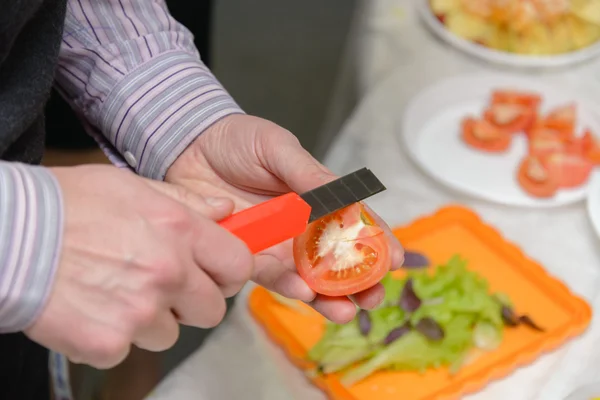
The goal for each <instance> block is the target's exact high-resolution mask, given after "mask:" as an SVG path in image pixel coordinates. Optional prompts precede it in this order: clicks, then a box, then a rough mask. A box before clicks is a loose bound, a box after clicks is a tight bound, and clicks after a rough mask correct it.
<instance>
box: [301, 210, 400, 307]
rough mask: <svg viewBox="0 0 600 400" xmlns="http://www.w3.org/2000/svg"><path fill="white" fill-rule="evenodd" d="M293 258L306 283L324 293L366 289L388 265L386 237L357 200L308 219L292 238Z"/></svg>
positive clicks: (387, 269) (388, 254) (343, 292)
mask: <svg viewBox="0 0 600 400" xmlns="http://www.w3.org/2000/svg"><path fill="white" fill-rule="evenodd" d="M294 261H295V262H296V268H297V269H298V273H299V274H300V276H301V277H302V279H304V280H305V281H306V283H307V284H308V286H310V288H311V289H313V290H314V291H315V292H317V293H321V294H324V295H327V296H346V295H351V294H354V293H358V292H360V291H362V290H365V289H368V288H370V287H371V286H373V285H375V284H376V283H378V282H379V281H380V280H381V279H382V278H383V277H384V276H385V274H386V273H387V272H388V271H389V269H390V267H391V256H390V252H389V241H388V238H387V236H386V235H385V232H384V231H383V229H382V228H381V227H380V226H378V225H377V223H376V222H375V220H374V219H373V217H372V216H371V215H370V214H369V212H368V211H367V209H366V208H365V207H364V205H363V204H361V203H355V204H353V205H351V206H348V207H346V208H344V209H342V210H339V211H337V212H335V213H333V214H330V215H327V216H325V217H323V218H321V219H319V220H317V221H314V222H313V223H311V224H310V225H309V226H308V228H307V230H306V231H305V232H304V233H303V234H302V235H300V236H298V237H297V238H295V239H294Z"/></svg>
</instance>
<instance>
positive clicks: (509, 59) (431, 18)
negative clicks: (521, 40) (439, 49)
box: [414, 0, 600, 68]
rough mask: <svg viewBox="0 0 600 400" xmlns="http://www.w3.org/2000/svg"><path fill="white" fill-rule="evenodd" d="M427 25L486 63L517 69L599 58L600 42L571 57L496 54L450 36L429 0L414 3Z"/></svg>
mask: <svg viewBox="0 0 600 400" xmlns="http://www.w3.org/2000/svg"><path fill="white" fill-rule="evenodd" d="M414 1H416V2H417V8H418V11H419V14H420V15H421V18H422V19H423V20H424V21H425V24H426V25H427V26H428V27H429V29H431V30H432V31H433V32H434V33H435V34H436V35H437V36H439V37H440V38H441V39H442V40H444V41H446V42H447V43H449V44H450V45H452V46H454V47H456V48H457V49H459V50H461V51H463V52H465V53H467V54H469V55H471V56H474V57H477V58H480V59H482V60H485V61H487V62H490V63H493V64H499V65H504V66H510V67H518V68H562V67H567V66H570V65H575V64H579V63H582V62H585V61H588V60H591V59H592V58H594V57H597V56H598V55H600V42H597V43H595V44H592V45H590V46H588V47H585V48H583V49H580V50H576V51H573V52H570V53H565V54H559V55H549V56H527V55H519V54H513V53H509V52H505V51H499V50H494V49H490V48H486V47H484V46H481V45H478V44H477V43H474V42H471V41H469V40H466V39H463V38H461V37H460V36H457V35H455V34H453V33H452V32H450V31H449V30H448V29H446V27H445V26H444V24H442V23H441V22H440V21H439V20H438V19H437V17H436V16H435V15H434V14H433V12H432V11H431V7H430V6H429V0H414Z"/></svg>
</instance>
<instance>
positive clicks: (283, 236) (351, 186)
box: [219, 168, 386, 254]
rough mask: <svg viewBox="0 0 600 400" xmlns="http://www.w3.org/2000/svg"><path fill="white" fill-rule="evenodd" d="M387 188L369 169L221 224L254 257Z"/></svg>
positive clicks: (270, 202) (257, 207) (284, 197)
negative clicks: (242, 243) (321, 219)
mask: <svg viewBox="0 0 600 400" xmlns="http://www.w3.org/2000/svg"><path fill="white" fill-rule="evenodd" d="M385 189H386V188H385V186H383V184H382V183H381V182H380V181H379V179H377V177H376V176H375V175H374V174H373V173H372V172H371V171H370V170H369V169H367V168H363V169H360V170H358V171H355V172H353V173H351V174H348V175H346V176H343V177H341V178H339V179H336V180H335V181H333V182H330V183H328V184H326V185H323V186H319V187H318V188H316V189H314V190H311V191H309V192H306V193H303V194H297V193H294V192H291V193H287V194H284V195H282V196H279V197H275V198H274V199H271V200H268V201H266V202H264V203H260V204H257V205H255V206H253V207H250V208H247V209H245V210H243V211H240V212H238V213H235V214H233V215H230V216H229V217H227V218H226V219H224V220H222V221H221V222H220V223H219V225H221V226H222V227H224V228H225V229H227V230H228V231H229V232H231V233H233V234H234V235H235V236H237V237H238V238H240V239H241V240H242V241H244V242H245V243H246V245H247V246H248V248H249V249H250V251H251V252H252V253H253V254H256V253H258V252H260V251H263V250H265V249H268V248H269V247H271V246H274V245H276V244H279V243H281V242H284V241H286V240H288V239H292V238H294V237H296V236H299V235H301V234H302V233H303V232H304V231H305V230H306V227H307V225H308V224H309V223H311V222H313V221H315V220H317V219H319V218H322V217H324V216H326V215H327V214H331V213H333V212H335V211H337V210H340V209H342V208H344V207H347V206H349V205H351V204H354V203H356V202H358V201H361V200H364V199H366V198H368V197H371V196H373V195H374V194H377V193H379V192H382V191H384V190H385Z"/></svg>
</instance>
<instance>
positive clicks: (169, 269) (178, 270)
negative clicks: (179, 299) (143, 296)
mask: <svg viewBox="0 0 600 400" xmlns="http://www.w3.org/2000/svg"><path fill="white" fill-rule="evenodd" d="M183 280H184V279H183V270H182V267H181V266H180V264H179V263H178V262H177V261H176V258H175V257H168V258H166V259H164V260H162V261H160V260H159V261H156V262H155V263H154V266H153V270H152V283H153V285H154V286H155V287H158V288H173V287H178V286H181V285H182V283H183Z"/></svg>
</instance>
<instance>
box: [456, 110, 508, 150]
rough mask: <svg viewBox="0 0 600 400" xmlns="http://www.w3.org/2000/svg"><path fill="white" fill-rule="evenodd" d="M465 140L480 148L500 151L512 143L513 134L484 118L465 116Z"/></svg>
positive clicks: (463, 128)
mask: <svg viewBox="0 0 600 400" xmlns="http://www.w3.org/2000/svg"><path fill="white" fill-rule="evenodd" d="M462 138H463V140H464V142H465V143H466V144H467V145H469V146H471V147H473V148H475V149H478V150H482V151H486V152H490V153H500V152H504V151H506V150H507V149H508V148H509V147H510V144H511V141H512V136H511V135H510V134H508V133H506V132H504V131H503V130H502V129H500V128H498V127H497V126H495V125H493V124H492V123H491V122H489V121H487V120H485V119H483V120H477V119H474V118H465V119H464V120H463V124H462Z"/></svg>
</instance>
